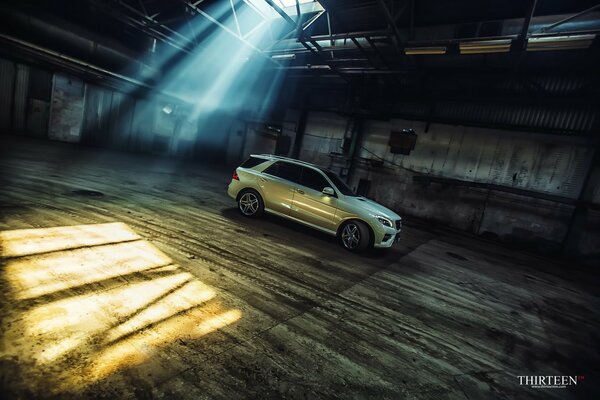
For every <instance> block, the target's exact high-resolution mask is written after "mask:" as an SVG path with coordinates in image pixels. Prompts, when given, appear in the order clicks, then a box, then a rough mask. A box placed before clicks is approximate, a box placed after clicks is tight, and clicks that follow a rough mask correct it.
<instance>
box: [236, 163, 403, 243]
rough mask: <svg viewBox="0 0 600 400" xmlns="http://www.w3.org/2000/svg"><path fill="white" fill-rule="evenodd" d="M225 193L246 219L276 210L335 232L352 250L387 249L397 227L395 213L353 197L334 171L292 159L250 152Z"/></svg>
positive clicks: (395, 237) (396, 236)
mask: <svg viewBox="0 0 600 400" xmlns="http://www.w3.org/2000/svg"><path fill="white" fill-rule="evenodd" d="M227 193H228V194H229V196H230V197H231V198H233V199H235V200H236V201H237V204H238V209H239V211H240V212H241V213H242V214H243V215H244V216H246V217H257V216H259V215H260V214H262V213H263V212H267V213H271V214H275V215H278V216H280V217H284V218H287V219H290V220H293V221H296V222H299V223H301V224H304V225H307V226H309V227H312V228H315V229H318V230H320V231H322V232H325V233H328V234H330V235H332V236H336V237H338V238H339V240H340V242H341V244H342V245H343V246H344V247H345V248H346V249H348V250H350V251H354V252H359V251H362V250H365V249H366V248H368V247H371V246H372V247H383V248H387V247H391V246H392V245H393V244H394V243H395V242H396V241H398V239H399V237H400V231H401V229H402V219H401V218H400V216H399V215H398V214H396V213H395V212H393V211H391V210H389V209H387V208H385V207H384V206H382V205H380V204H378V203H376V202H374V201H372V200H369V199H367V198H365V197H362V196H357V195H356V194H355V193H354V192H353V191H352V190H351V189H350V188H349V187H348V186H347V185H346V184H345V183H344V182H343V181H342V180H341V179H340V178H339V177H338V176H337V175H336V174H335V173H333V172H331V171H329V170H327V169H323V168H321V167H318V166H316V165H313V164H309V163H307V162H304V161H299V160H294V159H291V158H284V157H279V156H273V155H251V156H250V158H249V159H248V160H246V161H245V162H244V163H243V164H242V165H241V166H239V167H238V168H237V169H236V170H235V172H234V173H233V178H232V179H231V183H230V184H229V188H228V190H227Z"/></svg>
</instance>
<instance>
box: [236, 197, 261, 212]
mask: <svg viewBox="0 0 600 400" xmlns="http://www.w3.org/2000/svg"><path fill="white" fill-rule="evenodd" d="M239 207H240V211H241V212H242V214H244V215H254V214H256V212H257V211H258V208H259V202H258V197H256V195H255V194H254V193H252V192H248V193H244V194H243V195H242V197H240V201H239Z"/></svg>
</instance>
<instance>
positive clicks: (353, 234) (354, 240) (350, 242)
mask: <svg viewBox="0 0 600 400" xmlns="http://www.w3.org/2000/svg"><path fill="white" fill-rule="evenodd" d="M342 243H343V244H344V247H346V248H347V249H350V250H353V249H355V248H356V247H357V246H358V244H359V243H360V231H359V229H358V226H356V224H353V223H350V224H348V225H346V226H345V227H344V229H343V230H342Z"/></svg>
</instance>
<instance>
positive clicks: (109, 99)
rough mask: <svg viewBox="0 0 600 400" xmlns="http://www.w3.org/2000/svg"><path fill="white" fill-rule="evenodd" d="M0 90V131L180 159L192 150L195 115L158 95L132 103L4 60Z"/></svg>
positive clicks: (119, 94)
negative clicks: (171, 155) (165, 155)
mask: <svg viewBox="0 0 600 400" xmlns="http://www.w3.org/2000/svg"><path fill="white" fill-rule="evenodd" d="M0 89H1V90H0V128H1V129H2V130H3V131H4V132H12V133H17V134H26V135H30V136H37V137H45V138H49V139H52V140H58V141H66V142H82V143H85V144H90V145H95V146H103V147H112V148H119V149H127V150H134V151H143V152H154V153H160V154H173V155H175V154H177V155H179V156H183V157H187V156H192V155H193V149H194V148H195V146H196V139H197V136H198V116H192V115H191V107H190V106H189V105H187V104H184V103H182V102H177V101H174V100H173V99H169V98H166V97H164V96H158V95H151V96H149V97H147V98H134V97H133V96H132V95H131V94H129V93H123V92H120V91H116V90H112V89H108V88H103V87H99V86H96V85H92V84H90V83H87V82H84V81H82V80H81V79H78V78H76V77H73V76H70V75H65V74H62V73H52V72H48V71H43V70H40V69H38V68H36V67H30V66H27V65H23V64H19V63H15V62H12V61H10V60H5V59H0ZM165 110H172V111H171V112H165ZM222 150H223V153H225V152H226V149H225V148H223V149H222Z"/></svg>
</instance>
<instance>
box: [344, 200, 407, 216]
mask: <svg viewBox="0 0 600 400" xmlns="http://www.w3.org/2000/svg"><path fill="white" fill-rule="evenodd" d="M345 200H346V202H347V203H348V204H351V205H352V206H354V207H357V208H361V209H363V210H366V211H368V212H370V213H373V214H377V215H381V216H382V217H386V218H389V219H391V220H392V221H395V220H398V219H402V217H400V216H399V215H398V214H396V213H395V212H393V211H392V210H390V209H389V208H387V207H384V206H382V205H381V204H379V203H377V202H375V201H373V200H369V199H367V198H366V197H362V196H357V197H353V196H346V198H345Z"/></svg>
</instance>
